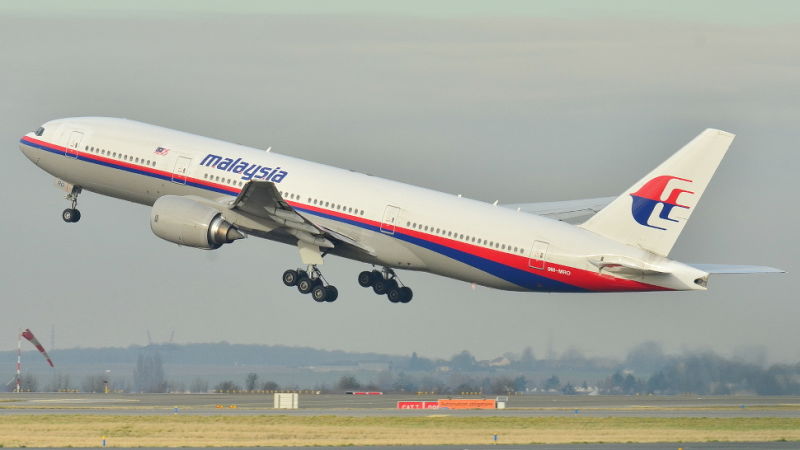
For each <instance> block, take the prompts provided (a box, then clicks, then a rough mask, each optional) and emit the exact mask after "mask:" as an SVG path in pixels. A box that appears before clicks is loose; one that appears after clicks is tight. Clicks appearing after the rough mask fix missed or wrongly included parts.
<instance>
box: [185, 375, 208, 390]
mask: <svg viewBox="0 0 800 450" xmlns="http://www.w3.org/2000/svg"><path fill="white" fill-rule="evenodd" d="M189 392H201V393H202V392H208V381H206V380H203V379H202V378H195V379H194V380H192V384H190V385H189Z"/></svg>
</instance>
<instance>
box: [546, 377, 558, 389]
mask: <svg viewBox="0 0 800 450" xmlns="http://www.w3.org/2000/svg"><path fill="white" fill-rule="evenodd" d="M543 387H544V389H545V390H546V391H557V390H559V389H560V388H561V380H559V379H558V377H557V376H555V375H553V376H552V377H550V378H548V379H547V380H545V382H544V386H543Z"/></svg>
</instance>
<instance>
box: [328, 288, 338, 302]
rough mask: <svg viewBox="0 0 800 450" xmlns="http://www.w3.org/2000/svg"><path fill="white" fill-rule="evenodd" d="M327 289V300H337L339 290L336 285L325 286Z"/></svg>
mask: <svg viewBox="0 0 800 450" xmlns="http://www.w3.org/2000/svg"><path fill="white" fill-rule="evenodd" d="M325 290H326V291H327V295H326V296H325V301H326V302H328V303H331V302H335V301H336V299H337V298H339V290H338V289H336V286H332V285H331V286H325Z"/></svg>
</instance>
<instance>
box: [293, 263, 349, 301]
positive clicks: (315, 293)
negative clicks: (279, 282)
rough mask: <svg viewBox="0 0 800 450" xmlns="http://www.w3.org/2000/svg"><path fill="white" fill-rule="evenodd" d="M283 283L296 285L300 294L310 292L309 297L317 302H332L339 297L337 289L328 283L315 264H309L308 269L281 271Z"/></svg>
mask: <svg viewBox="0 0 800 450" xmlns="http://www.w3.org/2000/svg"><path fill="white" fill-rule="evenodd" d="M283 284H285V285H286V286H290V287H291V286H296V287H297V290H298V291H300V293H301V294H311V298H313V299H314V301H316V302H318V303H322V302H334V301H336V299H337V298H338V297H339V290H338V289H336V287H335V286H334V285H332V284H328V282H327V280H325V277H323V276H322V272H320V271H319V269H317V266H316V265H311V266H309V267H308V270H303V269H297V270H295V269H289V270H287V271H285V272H283Z"/></svg>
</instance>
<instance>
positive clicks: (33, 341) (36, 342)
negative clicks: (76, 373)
mask: <svg viewBox="0 0 800 450" xmlns="http://www.w3.org/2000/svg"><path fill="white" fill-rule="evenodd" d="M22 337H24V338H25V339H27V340H29V341H30V342H31V344H33V346H34V347H36V350H39V353H41V354H42V356H44V359H46V360H47V364H50V367H55V366H53V361H52V360H51V359H50V356H48V354H47V352H46V351H45V350H44V347H42V344H41V343H39V340H38V339H36V336H34V335H33V332H32V331H31V330H30V329H29V328H26V329H25V331H23V332H22Z"/></svg>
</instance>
